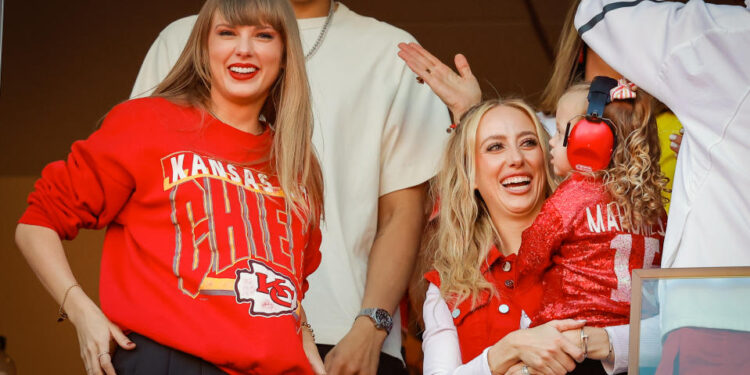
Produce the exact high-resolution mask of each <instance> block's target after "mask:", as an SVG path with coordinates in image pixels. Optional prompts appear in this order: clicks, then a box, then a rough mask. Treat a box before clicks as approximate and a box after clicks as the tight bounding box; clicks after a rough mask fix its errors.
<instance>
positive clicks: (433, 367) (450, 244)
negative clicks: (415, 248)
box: [423, 100, 610, 374]
mask: <svg viewBox="0 0 750 375" xmlns="http://www.w3.org/2000/svg"><path fill="white" fill-rule="evenodd" d="M547 144H548V135H547V133H546V131H544V129H543V128H542V126H541V124H540V123H539V121H538V119H537V117H536V116H535V114H534V112H533V111H532V110H531V108H530V107H529V106H528V105H526V104H525V103H523V102H522V101H517V100H510V101H500V100H493V101H489V102H485V103H482V104H480V105H478V106H476V107H474V108H473V109H472V110H471V111H470V112H468V113H467V114H466V115H465V116H464V118H463V120H462V121H461V123H460V124H459V126H458V127H457V129H456V130H455V134H454V135H453V136H452V137H451V139H450V141H449V143H448V148H447V151H446V156H445V159H444V160H443V167H442V169H441V171H440V173H439V174H438V177H437V182H436V184H435V191H434V192H435V194H436V195H438V196H440V197H450V199H445V198H443V199H442V200H441V207H440V215H439V217H438V228H437V235H436V236H435V237H434V238H433V239H432V241H435V243H433V244H432V245H430V247H431V248H434V249H436V253H435V256H434V258H433V263H432V266H433V268H434V270H433V271H431V272H428V273H427V274H426V275H425V278H426V279H427V280H428V281H430V284H431V285H430V286H429V289H428V292H427V297H426V300H425V303H424V309H423V316H424V320H425V325H426V327H425V328H426V329H425V334H424V336H423V338H424V342H423V349H424V352H425V363H424V371H425V373H426V374H435V373H487V374H489V373H506V372H508V371H510V372H511V373H512V372H514V371H517V372H518V373H521V371H523V363H525V364H527V365H528V366H529V367H532V368H534V369H539V370H537V371H538V372H542V373H549V374H565V373H567V372H568V371H571V370H573V369H575V368H576V361H581V360H583V359H584V350H585V349H587V351H588V353H587V355H588V358H594V359H604V358H606V357H607V356H608V355H609V353H610V345H609V341H608V336H607V333H606V331H605V330H604V329H602V328H594V327H586V331H585V332H586V334H587V335H588V336H590V339H589V341H588V348H584V347H583V346H582V345H580V341H579V340H578V338H577V336H580V332H581V331H580V330H581V328H582V327H583V326H584V323H583V322H579V321H576V320H570V319H568V320H557V321H552V322H549V323H546V324H543V325H540V326H538V327H535V328H531V329H526V330H519V328H525V327H528V326H529V325H530V323H531V321H530V319H529V316H534V315H535V314H537V312H538V311H539V308H540V303H541V298H542V289H541V284H536V285H533V286H530V287H526V288H524V290H522V291H521V290H520V288H518V285H517V283H518V279H517V268H518V267H516V257H517V255H516V254H517V252H518V250H519V248H520V247H521V235H522V232H523V231H524V230H525V229H526V228H528V227H529V226H530V225H531V223H532V222H533V221H534V219H535V218H536V216H537V214H538V213H539V212H540V210H541V208H542V205H543V204H544V201H545V198H546V197H548V196H549V195H550V194H551V192H552V190H553V188H554V186H553V185H552V181H553V178H552V176H551V174H550V171H549V169H548V168H547V165H549V164H548V161H549V153H548V147H547ZM551 230H553V229H551ZM521 362H522V363H521ZM588 365H589V366H592V364H591V363H588ZM581 367H582V366H580V365H579V367H578V369H581ZM593 367H597V368H598V370H599V371H603V370H602V365H601V364H599V362H598V361H596V362H595V363H594V364H593Z"/></svg>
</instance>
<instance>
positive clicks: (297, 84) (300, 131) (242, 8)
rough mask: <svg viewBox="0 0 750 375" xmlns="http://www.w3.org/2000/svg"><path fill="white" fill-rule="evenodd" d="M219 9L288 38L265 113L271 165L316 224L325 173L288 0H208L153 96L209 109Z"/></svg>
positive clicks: (288, 197)
mask: <svg viewBox="0 0 750 375" xmlns="http://www.w3.org/2000/svg"><path fill="white" fill-rule="evenodd" d="M216 12H219V13H220V14H221V15H222V16H223V17H224V18H225V19H226V20H227V22H229V23H230V24H233V25H270V26H271V27H273V28H274V29H275V30H276V31H277V32H278V33H279V34H280V35H281V38H282V40H283V41H284V56H283V61H282V67H283V68H282V69H281V71H280V73H279V76H278V77H277V79H276V82H275V83H274V84H273V86H272V88H271V92H270V93H269V95H268V98H267V99H266V102H265V104H264V106H263V109H262V110H261V114H262V115H263V117H264V118H265V119H266V121H268V122H269V123H270V124H272V126H273V130H274V136H273V146H272V147H271V161H272V163H271V165H272V167H273V168H274V172H275V173H276V174H277V175H278V179H279V184H280V185H281V188H282V190H283V191H284V194H285V197H286V200H287V202H289V203H290V206H291V207H293V210H294V211H295V212H297V213H298V214H299V208H301V209H302V212H303V213H304V216H305V217H306V218H307V223H308V224H309V225H313V226H317V225H318V223H319V220H320V217H321V215H322V214H323V175H322V173H321V170H320V164H319V163H318V159H317V157H316V156H315V152H314V149H313V145H312V132H313V116H312V107H311V104H310V88H309V86H308V83H307V73H306V71H305V57H304V54H303V52H302V44H301V42H300V38H299V29H298V27H297V20H296V19H295V18H294V11H293V10H292V7H291V5H290V4H289V2H288V1H279V0H207V1H206V3H205V4H204V5H203V8H201V11H200V13H199V14H198V19H197V20H196V22H195V26H194V27H193V31H192V33H191V34H190V37H189V39H188V42H187V45H186V46H185V49H184V50H183V51H182V54H181V55H180V57H179V59H178V60H177V63H176V64H175V66H174V67H173V68H172V70H171V71H170V72H169V74H168V75H167V77H166V78H165V79H164V81H162V82H161V84H159V86H158V87H157V88H156V90H155V91H154V93H153V96H159V97H164V98H167V99H169V100H171V101H174V102H178V103H183V104H187V105H191V106H196V107H199V108H203V109H208V108H209V107H210V103H211V72H210V67H209V57H208V34H209V32H210V27H211V20H212V18H213V15H214V14H215V13H216Z"/></svg>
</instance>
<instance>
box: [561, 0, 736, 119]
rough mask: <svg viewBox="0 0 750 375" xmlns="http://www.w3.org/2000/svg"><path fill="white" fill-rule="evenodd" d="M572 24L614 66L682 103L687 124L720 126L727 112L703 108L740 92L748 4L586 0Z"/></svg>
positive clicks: (672, 102)
mask: <svg viewBox="0 0 750 375" xmlns="http://www.w3.org/2000/svg"><path fill="white" fill-rule="evenodd" d="M575 26H576V28H577V29H578V32H579V34H580V35H581V38H583V40H584V41H585V42H586V44H587V45H588V46H589V47H591V48H592V49H593V50H594V51H596V53H597V54H599V56H601V57H602V59H604V61H606V62H607V63H608V64H609V65H610V66H611V67H612V68H614V69H615V70H616V71H618V72H619V73H620V74H622V75H623V76H625V77H627V78H628V79H630V80H631V81H633V82H634V83H635V84H636V85H638V86H640V87H642V88H643V89H644V90H646V91H647V92H649V93H651V94H652V95H654V96H656V97H657V98H658V99H659V100H661V101H662V102H663V103H664V104H666V105H667V106H668V107H669V108H672V109H673V110H675V111H676V112H675V113H677V112H678V111H679V112H680V120H681V121H683V124H684V125H685V126H686V127H687V128H688V129H687V131H691V130H690V129H689V127H690V126H692V125H693V124H694V123H696V122H697V123H700V124H705V125H708V126H716V127H719V126H721V124H723V123H724V122H725V120H723V119H721V118H719V116H717V113H716V111H715V110H714V111H706V110H705V107H706V105H707V104H710V103H714V102H719V103H721V102H722V101H725V100H727V101H731V102H736V101H737V100H739V99H738V98H736V96H738V93H742V92H745V91H746V90H747V86H746V85H747V82H748V77H750V64H748V63H747V61H749V60H750V11H748V9H747V8H744V7H740V6H728V5H716V4H706V3H704V2H703V1H696V0H693V1H689V2H688V3H687V4H682V3H679V2H654V1H621V0H620V1H617V0H583V1H581V3H580V5H579V7H578V12H577V13H576V17H575ZM725 98H726V99H725ZM727 108H728V109H730V110H733V109H736V106H727ZM721 115H724V116H729V115H730V114H729V113H722V114H721ZM683 117H686V118H683ZM688 118H689V119H691V120H696V121H685V120H686V119H688Z"/></svg>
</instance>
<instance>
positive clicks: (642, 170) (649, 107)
mask: <svg viewBox="0 0 750 375" xmlns="http://www.w3.org/2000/svg"><path fill="white" fill-rule="evenodd" d="M589 87H590V84H588V83H580V84H576V85H574V86H572V87H571V88H569V89H568V91H566V94H567V93H570V92H574V91H588V90H589ZM656 104H657V102H656V100H655V99H654V98H653V97H652V96H651V95H649V94H648V93H646V92H645V91H643V90H638V91H637V96H636V98H635V99H629V100H615V101H613V102H611V103H609V104H607V106H606V107H604V114H603V117H604V118H607V119H609V120H610V121H611V122H612V124H613V125H614V128H615V134H616V138H617V144H616V145H615V149H614V150H613V151H612V160H610V162H609V166H608V167H607V169H605V170H602V171H599V172H595V173H594V174H595V175H596V176H597V177H600V178H601V179H602V180H603V181H604V185H605V186H606V188H607V190H608V192H609V194H610V195H611V196H612V199H613V200H614V201H615V202H616V203H617V205H618V206H619V207H620V209H621V210H622V211H621V212H620V214H621V217H620V219H621V221H622V226H623V229H625V230H633V229H636V228H640V227H644V226H648V225H653V224H656V223H657V221H658V220H659V218H660V217H661V216H662V214H663V212H664V203H666V202H665V200H664V198H663V196H662V194H661V192H662V190H664V189H665V188H666V186H667V182H668V181H669V180H668V179H667V177H665V176H664V174H662V173H661V167H660V165H659V158H660V157H661V147H660V146H659V131H658V129H657V127H656V116H655V115H654V113H653V110H654V108H655V107H656Z"/></svg>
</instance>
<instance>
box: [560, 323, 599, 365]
mask: <svg viewBox="0 0 750 375" xmlns="http://www.w3.org/2000/svg"><path fill="white" fill-rule="evenodd" d="M582 329H584V328H578V329H570V330H567V331H564V332H563V333H562V334H563V336H565V338H567V339H568V340H569V341H571V342H574V343H577V345H578V346H581V345H582V343H581V330H582ZM585 330H586V335H587V336H588V337H589V338H588V344H587V345H586V349H587V350H588V353H587V354H586V358H591V359H597V360H602V359H605V358H607V356H609V334H608V333H607V331H606V330H605V329H604V328H599V327H585Z"/></svg>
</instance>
